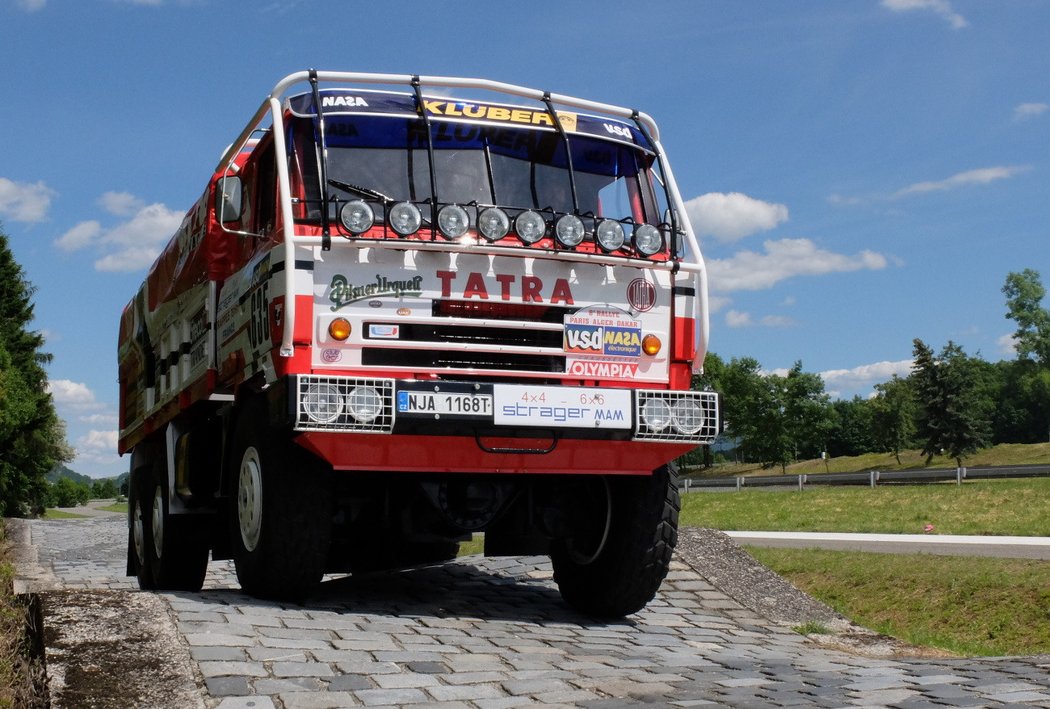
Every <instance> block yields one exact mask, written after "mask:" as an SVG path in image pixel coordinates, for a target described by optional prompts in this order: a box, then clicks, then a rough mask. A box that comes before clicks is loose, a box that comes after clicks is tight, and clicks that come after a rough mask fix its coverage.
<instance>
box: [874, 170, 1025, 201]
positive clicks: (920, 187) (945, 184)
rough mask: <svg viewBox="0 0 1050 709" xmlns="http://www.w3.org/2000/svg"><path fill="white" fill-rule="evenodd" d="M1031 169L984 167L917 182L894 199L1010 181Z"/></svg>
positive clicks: (898, 191) (895, 195) (901, 191)
mask: <svg viewBox="0 0 1050 709" xmlns="http://www.w3.org/2000/svg"><path fill="white" fill-rule="evenodd" d="M1030 169H1031V167H1030V166H1028V165H1013V166H999V167H982V168H979V169H977V170H967V171H966V172H959V173H956V174H954V175H952V176H951V177H949V178H947V179H945V180H938V181H935V182H916V183H915V184H913V185H908V186H907V187H905V188H903V189H900V190H897V191H896V192H894V193H893V195H892V198H893V199H898V198H900V197H907V196H908V195H913V194H923V193H926V192H944V191H946V190H953V189H956V188H958V187H967V186H969V185H987V184H989V183H991V182H995V181H996V180H1005V179H1009V178H1011V177H1013V176H1015V175H1018V174H1020V173H1022V172H1026V171H1027V170H1030Z"/></svg>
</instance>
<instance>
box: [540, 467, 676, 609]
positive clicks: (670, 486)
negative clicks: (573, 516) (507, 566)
mask: <svg viewBox="0 0 1050 709" xmlns="http://www.w3.org/2000/svg"><path fill="white" fill-rule="evenodd" d="M607 490H608V492H607V494H606V495H604V496H595V497H593V498H592V500H591V501H592V504H593V505H595V506H596V509H595V511H594V514H592V515H590V517H591V518H592V522H591V523H590V526H591V527H592V529H590V531H589V533H588V532H587V530H584V532H583V533H581V534H578V535H576V536H574V537H566V538H564V539H561V540H558V541H556V542H555V543H554V544H553V546H552V548H551V562H552V564H553V567H554V581H555V583H557V584H558V590H559V591H560V592H561V595H562V598H563V599H565V602H566V603H568V604H569V605H570V606H572V607H573V608H575V609H577V610H579V611H582V612H583V613H586V614H588V615H592V616H597V617H605V618H620V617H623V616H625V615H628V614H630V613H635V612H637V611H639V610H641V609H642V608H644V607H645V605H646V604H647V603H648V602H649V601H651V600H652V599H653V596H655V595H656V591H657V590H658V589H659V588H660V584H661V583H663V580H664V578H665V577H666V576H667V570H668V568H670V564H671V554H672V552H673V551H674V547H675V545H676V544H677V543H678V511H679V508H680V504H681V503H680V500H679V496H678V482H677V475H676V474H675V471H674V469H673V468H672V467H671V466H669V465H667V466H663V467H661V468H659V469H657V470H655V471H654V472H653V474H652V476H650V477H646V478H628V477H622V478H612V479H610V480H608V488H607ZM599 508H600V509H599Z"/></svg>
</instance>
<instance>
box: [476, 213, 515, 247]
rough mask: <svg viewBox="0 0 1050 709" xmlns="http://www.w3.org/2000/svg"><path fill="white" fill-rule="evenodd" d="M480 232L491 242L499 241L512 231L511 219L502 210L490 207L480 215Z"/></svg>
mask: <svg viewBox="0 0 1050 709" xmlns="http://www.w3.org/2000/svg"><path fill="white" fill-rule="evenodd" d="M478 231H480V232H481V235H482V236H484V237H485V238H486V239H488V240H489V241H499V240H500V239H502V238H503V237H505V236H506V235H507V233H508V232H509V231H510V217H508V216H507V213H506V212H504V211H503V210H502V209H497V208H496V207H489V208H488V209H485V210H483V211H482V212H481V214H479V215H478Z"/></svg>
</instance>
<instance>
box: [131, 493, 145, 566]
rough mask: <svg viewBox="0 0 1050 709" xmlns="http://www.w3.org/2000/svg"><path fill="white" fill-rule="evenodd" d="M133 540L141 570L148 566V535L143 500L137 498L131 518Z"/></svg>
mask: <svg viewBox="0 0 1050 709" xmlns="http://www.w3.org/2000/svg"><path fill="white" fill-rule="evenodd" d="M131 538H132V539H133V540H134V541H135V556H136V558H137V559H138V562H139V568H142V567H143V566H145V564H146V535H145V530H144V529H143V524H142V500H140V499H139V497H138V495H136V496H135V511H134V513H132V516H131Z"/></svg>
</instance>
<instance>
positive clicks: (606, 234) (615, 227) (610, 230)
mask: <svg viewBox="0 0 1050 709" xmlns="http://www.w3.org/2000/svg"><path fill="white" fill-rule="evenodd" d="M594 235H595V238H596V239H597V240H598V246H600V247H602V250H603V251H616V249H618V248H620V247H621V246H623V241H624V233H623V224H620V222H618V221H615V220H613V219H603V220H601V221H600V222H598V228H597V229H596V230H595V233H594Z"/></svg>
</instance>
